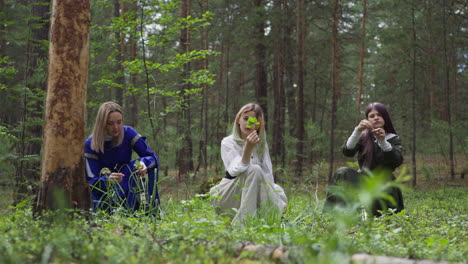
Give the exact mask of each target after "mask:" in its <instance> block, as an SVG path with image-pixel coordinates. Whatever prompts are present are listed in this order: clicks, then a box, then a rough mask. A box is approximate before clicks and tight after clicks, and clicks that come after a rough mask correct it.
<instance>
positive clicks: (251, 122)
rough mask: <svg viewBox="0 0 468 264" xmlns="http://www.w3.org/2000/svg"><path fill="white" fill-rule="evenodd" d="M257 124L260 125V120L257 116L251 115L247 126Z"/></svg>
mask: <svg viewBox="0 0 468 264" xmlns="http://www.w3.org/2000/svg"><path fill="white" fill-rule="evenodd" d="M256 125H260V122H258V121H257V118H255V117H253V116H249V119H248V120H247V127H248V128H251V127H253V126H256Z"/></svg>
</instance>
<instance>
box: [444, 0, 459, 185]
mask: <svg viewBox="0 0 468 264" xmlns="http://www.w3.org/2000/svg"><path fill="white" fill-rule="evenodd" d="M443 6H444V9H443V12H442V13H443V30H444V63H445V93H446V97H445V98H446V103H447V104H446V111H447V122H448V131H449V158H450V179H451V180H455V164H454V156H453V133H452V110H451V98H450V97H451V89H450V59H449V54H448V53H449V51H448V48H447V41H448V38H449V36H448V34H447V25H448V23H449V22H448V19H447V18H446V13H448V8H447V2H446V0H444V1H443ZM453 70H456V69H453Z"/></svg>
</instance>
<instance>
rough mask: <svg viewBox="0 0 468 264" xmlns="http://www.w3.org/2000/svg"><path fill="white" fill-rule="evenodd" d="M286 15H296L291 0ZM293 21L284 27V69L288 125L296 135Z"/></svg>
mask: <svg viewBox="0 0 468 264" xmlns="http://www.w3.org/2000/svg"><path fill="white" fill-rule="evenodd" d="M284 9H285V17H293V16H294V7H293V6H292V5H291V3H290V1H285V2H284ZM293 32H294V30H293V23H292V21H291V22H290V20H289V19H288V21H286V23H285V28H284V46H285V47H284V51H285V55H284V71H285V93H286V105H287V106H286V107H287V109H288V111H287V113H288V127H289V135H290V136H296V124H297V121H296V111H297V110H296V100H295V98H296V96H295V92H296V91H295V89H294V72H295V66H294V59H293V58H294V55H295V54H294V51H295V49H296V48H295V47H294V42H293V40H292V36H293Z"/></svg>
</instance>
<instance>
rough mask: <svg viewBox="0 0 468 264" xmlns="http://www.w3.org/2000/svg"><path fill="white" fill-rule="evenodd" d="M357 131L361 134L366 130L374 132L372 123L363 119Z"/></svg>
mask: <svg viewBox="0 0 468 264" xmlns="http://www.w3.org/2000/svg"><path fill="white" fill-rule="evenodd" d="M356 129H357V130H358V131H359V132H362V131H364V130H366V129H369V130H372V129H373V127H372V124H371V122H369V120H367V119H363V120H361V122H359V124H358V125H357V127H356Z"/></svg>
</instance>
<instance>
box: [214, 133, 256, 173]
mask: <svg viewBox="0 0 468 264" xmlns="http://www.w3.org/2000/svg"><path fill="white" fill-rule="evenodd" d="M242 154H243V146H241V145H239V144H237V143H236V142H235V141H234V139H233V138H232V137H231V136H229V137H225V138H224V139H223V140H222V141H221V159H222V160H223V163H224V168H226V171H227V172H228V173H229V174H230V175H231V176H233V177H236V176H238V175H239V174H241V173H243V172H245V171H246V170H247V169H248V167H249V165H250V164H248V163H247V164H246V163H243V162H242Z"/></svg>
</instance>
